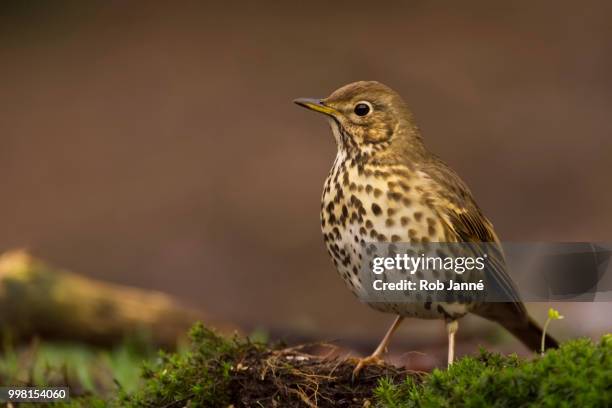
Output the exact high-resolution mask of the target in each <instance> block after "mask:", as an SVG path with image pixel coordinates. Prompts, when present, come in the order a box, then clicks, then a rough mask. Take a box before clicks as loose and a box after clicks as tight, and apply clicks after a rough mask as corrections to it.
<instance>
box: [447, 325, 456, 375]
mask: <svg viewBox="0 0 612 408" xmlns="http://www.w3.org/2000/svg"><path fill="white" fill-rule="evenodd" d="M457 329H459V322H458V321H457V320H452V321H450V322H447V323H446V331H447V332H448V365H449V366H450V365H451V364H453V360H454V359H455V333H457Z"/></svg>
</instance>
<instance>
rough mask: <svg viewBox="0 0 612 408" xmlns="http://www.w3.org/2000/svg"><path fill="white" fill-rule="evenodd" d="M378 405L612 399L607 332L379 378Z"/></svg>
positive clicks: (556, 403)
mask: <svg viewBox="0 0 612 408" xmlns="http://www.w3.org/2000/svg"><path fill="white" fill-rule="evenodd" d="M374 393H375V395H376V399H377V402H378V404H379V406H383V407H398V408H399V407H402V408H403V407H606V406H611V405H612V336H610V335H607V336H604V337H603V338H602V340H601V342H600V343H598V344H594V343H593V342H592V341H591V340H588V339H579V340H575V341H571V342H567V343H565V344H563V345H562V346H561V347H560V348H559V349H558V350H550V351H548V352H547V353H546V355H544V356H543V357H537V358H535V359H533V360H522V359H519V358H518V357H516V356H513V355H512V356H502V355H499V354H492V353H489V352H486V351H482V350H481V352H480V355H479V356H477V357H465V358H462V359H461V360H459V361H457V362H456V363H455V364H453V365H452V366H451V367H450V368H449V369H448V370H434V371H433V372H432V373H431V374H429V375H428V376H426V377H424V378H423V379H422V381H420V382H417V381H416V380H415V379H414V378H411V377H408V378H407V379H406V381H405V382H403V383H400V384H395V383H393V382H390V381H387V380H381V381H380V383H379V385H378V387H377V388H376V389H375V390H374Z"/></svg>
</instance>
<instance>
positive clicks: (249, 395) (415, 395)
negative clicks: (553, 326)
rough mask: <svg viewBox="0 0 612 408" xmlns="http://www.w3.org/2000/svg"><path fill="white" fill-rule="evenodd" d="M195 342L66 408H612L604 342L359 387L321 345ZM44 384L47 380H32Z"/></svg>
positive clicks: (371, 376) (610, 339)
mask: <svg viewBox="0 0 612 408" xmlns="http://www.w3.org/2000/svg"><path fill="white" fill-rule="evenodd" d="M191 338H192V342H191V346H190V347H189V348H188V349H186V350H181V351H179V352H176V353H171V354H166V353H161V354H159V356H157V357H156V358H153V359H149V360H148V362H147V363H146V364H145V367H144V369H142V372H141V377H140V380H135V381H133V379H130V380H129V381H132V383H131V384H129V386H125V385H123V384H121V380H119V379H118V378H117V377H116V379H117V382H118V386H117V387H116V388H115V395H114V396H111V397H109V396H108V395H99V394H96V393H95V392H89V394H86V395H84V396H81V397H78V398H74V399H73V400H72V401H71V403H70V404H68V405H64V406H69V407H132V408H136V407H139V408H140V407H167V408H171V407H227V406H234V407H240V406H247V407H250V406H260V407H274V406H278V407H308V406H320V407H364V406H370V407H374V406H380V407H455V406H459V407H461V406H464V407H489V406H493V407H577V406H579V407H608V406H612V336H610V335H607V336H604V337H603V338H602V339H601V341H600V342H598V343H594V342H592V341H590V340H588V339H579V340H575V341H571V342H567V343H565V344H563V345H562V346H561V347H560V349H558V350H550V351H548V352H547V353H546V355H545V356H543V357H535V358H533V359H528V360H525V359H521V358H518V357H516V356H513V355H510V356H503V355H499V354H493V353H489V352H486V351H484V350H482V351H481V352H480V353H479V354H478V355H476V356H471V357H464V358H462V359H460V360H459V361H457V362H456V363H455V364H453V366H451V367H450V368H449V369H448V370H445V369H444V370H434V371H433V372H431V373H428V374H425V373H407V372H403V371H402V370H399V369H397V368H395V367H392V366H373V367H367V368H366V369H365V370H364V372H362V374H361V376H360V377H359V378H358V380H356V381H353V380H352V378H351V372H352V369H353V367H354V363H353V362H352V361H344V360H338V359H325V358H322V357H317V356H314V355H312V354H311V353H309V350H310V349H312V348H313V347H320V345H311V346H300V347H290V348H286V347H281V346H274V347H270V346H269V345H267V344H264V343H262V342H256V341H251V340H249V339H247V338H240V337H234V338H231V339H228V338H224V337H221V336H219V335H217V334H216V333H215V332H214V331H211V330H209V329H206V328H204V327H203V326H201V325H197V326H196V327H194V329H193V330H192V332H191ZM127 360H129V359H127ZM127 360H125V361H124V363H126V361H127ZM130 361H133V359H132V360H130ZM132 365H133V366H135V365H134V364H132ZM1 367H3V366H2V364H0V376H1V375H2V371H1ZM123 370H127V371H128V372H131V371H130V370H131V369H126V368H125V367H124V368H123ZM125 380H126V379H125V377H124V381H125ZM44 382H45V380H44V378H37V379H36V381H35V383H36V384H38V385H42V384H44ZM46 406H48V405H46Z"/></svg>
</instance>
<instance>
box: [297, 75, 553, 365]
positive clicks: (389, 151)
mask: <svg viewBox="0 0 612 408" xmlns="http://www.w3.org/2000/svg"><path fill="white" fill-rule="evenodd" d="M294 103H296V104H297V105H300V106H302V107H304V108H307V109H309V110H312V111H315V112H318V113H321V114H323V115H325V116H326V117H327V119H328V122H329V125H330V127H331V131H332V134H333V137H334V139H335V142H336V145H337V152H336V157H335V160H334V162H333V165H332V167H331V170H330V171H329V174H328V176H327V178H326V180H325V182H324V186H323V193H322V199H321V217H320V222H321V230H322V233H323V240H324V242H325V246H326V248H327V251H328V253H329V255H330V256H331V259H332V261H333V263H334V265H335V268H336V270H337V272H338V273H339V274H340V276H341V277H342V278H343V280H344V281H345V283H346V285H347V287H348V288H349V289H350V290H351V291H352V292H353V293H354V294H355V295H357V296H358V297H360V296H362V295H364V293H367V292H368V288H367V287H366V286H367V284H366V282H364V280H363V279H362V276H360V273H359V271H360V268H361V267H362V264H361V263H362V262H363V258H362V256H361V254H362V253H363V251H362V249H363V248H364V246H367V245H368V243H371V242H376V243H383V244H385V243H387V244H388V243H401V242H407V243H420V244H424V245H426V244H428V243H436V242H445V243H449V242H450V243H487V244H489V245H492V246H493V247H494V248H496V249H497V251H493V252H494V253H496V254H497V255H496V256H494V257H493V259H491V265H492V266H491V269H492V270H491V272H490V273H491V276H492V281H494V282H495V283H496V284H497V286H498V287H499V288H500V289H501V290H502V291H503V292H504V293H505V295H506V298H505V299H506V300H507V301H504V302H486V301H472V302H470V301H465V302H457V301H455V302H444V301H441V300H440V299H434V300H432V299H430V298H429V299H427V298H422V299H420V300H418V299H417V300H415V299H411V301H405V302H397V301H389V302H369V303H368V302H366V303H368V305H369V306H371V307H372V308H374V309H376V310H378V311H381V312H385V313H391V314H393V315H395V319H394V321H393V323H392V324H391V326H390V327H389V329H388V330H387V332H386V334H385V335H384V337H383V338H382V340H381V342H380V344H379V345H378V347H376V349H375V350H374V352H373V353H372V354H371V355H369V356H367V357H364V358H361V359H358V361H357V363H356V366H355V369H354V371H353V375H354V376H357V375H358V374H359V372H360V371H361V370H362V369H363V367H365V366H366V365H370V364H382V362H383V359H382V357H383V356H384V354H385V353H386V351H387V347H388V344H389V342H390V340H391V338H392V336H393V334H394V332H395V331H396V330H397V329H398V327H399V326H400V324H401V323H402V321H403V320H404V319H405V318H406V317H416V318H423V319H441V320H443V321H444V322H445V324H446V329H447V335H448V364H449V366H450V364H452V363H453V361H454V355H455V333H456V332H457V330H458V319H459V318H461V317H463V316H464V315H466V314H468V313H473V314H475V315H478V316H481V317H484V318H486V319H489V320H492V321H495V322H497V323H499V324H501V325H502V326H503V327H504V328H505V329H507V330H508V331H510V332H511V333H512V334H513V335H514V336H516V337H517V338H518V339H519V340H520V341H522V342H523V343H524V344H525V345H526V346H527V347H529V348H530V349H532V350H534V351H537V350H538V349H539V347H540V342H541V339H542V329H541V328H540V326H539V325H538V324H537V323H536V321H535V320H534V319H533V318H531V317H530V316H529V314H528V313H527V310H526V308H525V306H524V304H523V302H522V301H521V300H520V297H519V296H518V293H517V290H516V286H515V285H514V283H513V282H512V280H511V279H510V277H509V275H508V273H507V270H506V269H507V267H506V265H505V261H504V255H503V249H501V244H500V241H499V238H498V236H497V234H496V232H495V230H494V228H493V225H492V223H491V222H490V221H489V220H488V219H487V218H486V217H485V215H484V214H483V212H482V211H481V209H480V207H479V206H478V205H477V204H476V201H475V199H474V197H473V195H472V193H471V192H470V190H469V188H468V187H467V185H466V183H465V182H464V181H463V180H462V179H461V178H460V177H459V175H458V174H457V173H456V172H455V171H454V170H452V169H451V168H450V167H449V166H448V165H447V164H446V163H445V162H443V161H442V160H441V159H440V158H439V157H438V156H436V155H435V154H433V153H432V152H431V151H430V150H429V149H428V148H427V147H426V146H425V143H424V142H423V138H422V136H421V131H420V129H419V127H418V126H417V124H416V123H415V120H414V117H413V114H412V112H411V110H410V109H409V107H408V105H407V104H406V103H405V102H404V100H403V99H402V97H401V96H400V95H399V94H398V93H397V92H395V91H394V90H392V89H391V88H389V87H388V86H386V85H384V84H382V83H380V82H377V81H358V82H353V83H350V84H348V85H345V86H342V87H341V88H339V89H337V90H336V91H334V92H332V93H331V94H330V95H329V96H328V97H326V98H298V99H295V100H294ZM545 345H546V348H554V347H557V346H558V343H557V341H556V340H555V339H554V338H553V337H551V336H550V335H548V334H546V335H545Z"/></svg>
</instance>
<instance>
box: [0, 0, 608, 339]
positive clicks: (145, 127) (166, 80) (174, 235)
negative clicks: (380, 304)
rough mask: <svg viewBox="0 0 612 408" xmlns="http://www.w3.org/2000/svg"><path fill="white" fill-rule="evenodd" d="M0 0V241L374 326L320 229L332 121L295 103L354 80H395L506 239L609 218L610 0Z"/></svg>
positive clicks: (276, 310) (181, 286) (229, 301)
mask: <svg viewBox="0 0 612 408" xmlns="http://www.w3.org/2000/svg"><path fill="white" fill-rule="evenodd" d="M0 10H1V17H0V186H1V191H2V196H1V197H2V199H1V200H0V226H1V228H0V250H6V249H9V248H14V247H28V248H30V249H32V250H33V251H34V252H35V253H36V254H37V255H39V256H41V257H43V258H45V259H48V260H50V261H51V262H53V263H55V264H56V265H60V266H63V267H66V268H68V269H71V270H74V271H78V272H80V273H83V274H88V275H90V276H94V277H97V278H102V279H105V280H109V281H115V282H121V283H126V284H133V285H138V286H141V287H148V288H156V289H161V290H164V291H167V292H169V293H172V294H175V295H177V296H179V297H181V298H183V299H184V300H185V301H186V302H189V303H191V304H194V305H197V306H199V307H201V308H203V309H204V310H207V311H208V312H210V313H212V314H213V315H215V316H218V317H219V318H222V319H225V320H228V321H233V322H238V323H241V324H245V325H247V326H249V327H265V328H279V327H280V328H284V329H285V332H287V331H289V332H291V331H292V330H294V331H295V332H316V333H322V334H320V335H321V336H327V337H330V338H331V337H335V338H339V339H340V340H341V341H342V339H350V338H357V339H366V341H367V342H374V341H376V340H378V337H379V336H381V335H382V334H383V332H384V330H385V328H386V325H387V324H388V323H389V322H390V320H391V319H392V318H391V316H385V315H380V314H378V313H376V312H374V311H371V310H369V309H368V308H367V307H365V306H363V305H361V304H359V303H358V302H357V300H356V299H354V298H353V297H352V295H351V294H350V293H349V292H348V291H347V290H346V289H345V288H344V286H343V283H342V281H341V280H340V279H339V278H338V277H337V276H336V273H335V272H334V270H333V267H332V265H331V262H329V260H328V257H327V254H326V252H325V250H324V247H323V244H322V239H321V236H320V231H319V220H318V217H319V205H320V200H319V197H320V192H321V188H322V183H323V179H324V178H325V176H326V173H327V171H328V169H329V167H330V166H331V163H332V160H333V157H334V155H335V146H334V143H333V140H332V136H331V133H330V132H329V129H328V127H327V124H326V123H325V121H324V120H323V119H322V118H320V117H318V116H316V115H313V114H310V113H308V112H305V111H303V110H300V109H298V108H297V107H295V106H294V105H293V104H292V103H291V100H292V99H293V98H295V97H298V96H325V95H327V94H328V93H330V92H331V91H333V90H334V89H335V88H337V87H339V86H341V85H344V84H346V83H348V82H351V81H355V80H361V79H375V80H379V81H381V82H384V83H386V84H387V85H390V86H391V87H393V88H394V89H396V90H397V91H399V92H400V93H401V94H402V95H404V97H405V98H406V100H407V101H408V102H409V104H410V105H411V106H412V108H413V111H414V112H415V115H416V117H417V120H418V122H419V124H420V126H421V127H422V129H423V133H424V137H425V140H426V143H427V144H428V145H429V147H430V148H431V149H432V150H433V151H434V152H436V153H437V154H439V155H440V156H441V157H442V158H444V159H445V160H446V161H447V162H448V163H450V164H451V165H452V166H453V167H454V168H455V169H456V170H457V171H458V172H459V173H460V174H461V175H462V176H463V178H464V179H465V180H466V181H467V182H468V184H469V185H470V186H471V188H472V190H473V192H474V194H475V195H476V197H477V199H478V202H479V203H480V205H481V207H482V208H483V209H484V211H485V212H486V214H487V215H488V216H489V217H490V218H491V219H492V221H493V222H494V224H495V226H496V228H497V230H498V232H499V234H500V236H501V237H502V239H503V240H507V241H545V240H550V241H577V240H593V241H598V240H599V241H610V240H611V234H610V232H611V231H612V215H611V214H610V209H612V189H611V188H610V176H611V173H612V161H611V159H610V155H611V153H612V122H611V120H610V112H611V110H612V75H610V73H611V72H612V24H610V21H611V20H612V4H611V3H610V2H605V1H599V2H598V1H586V2H580V3H576V2H569V1H568V2H552V1H551V2H535V3H534V2H506V3H501V2H489V1H484V0H483V1H468V2H460V3H459V2H453V3H451V2H427V1H409V2H393V3H391V2H390V3H376V2H361V1H353V2H347V3H340V2H323V1H321V2H319V1H309V2H306V3H297V2H291V3H290V2H285V3H284V4H277V5H274V6H273V5H267V6H264V5H263V3H247V2H244V3H238V2H224V3H223V4H217V5H215V6H211V5H208V4H206V2H194V3H191V2H174V3H170V2H157V3H155V2H138V3H137V2H118V1H116V2H105V3H92V2H72V3H62V2H17V1H16V2H12V3H11V2H3V4H2V6H0ZM609 306H610V305H609V304H581V305H578V304H574V305H563V306H561V307H560V308H561V311H562V312H563V313H564V314H566V315H567V316H568V319H566V320H565V321H563V323H562V324H555V325H553V326H554V327H553V329H552V331H553V332H554V333H557V335H559V336H560V337H562V338H567V337H572V336H576V335H583V334H588V335H593V336H598V335H600V334H601V333H602V332H603V331H605V330H609V329H610V327H611V326H612V324H611V323H612V321H611V320H610V317H609V315H605V314H604V313H603V311H605V310H609ZM546 307H548V305H539V306H538V305H535V307H534V309H533V310H534V314H535V315H536V317H537V318H538V319H539V320H541V321H543V320H544V311H545V309H546ZM471 324H476V325H479V324H480V322H476V321H475V319H472V323H470V321H469V320H468V324H467V326H468V332H469V327H470V325H471ZM427 331H431V332H435V333H438V334H439V335H440V336H442V337H441V341H444V336H443V333H444V329H443V327H442V324H441V323H439V322H418V321H410V322H409V323H406V324H405V325H404V328H403V331H402V334H401V335H400V336H401V337H403V338H404V340H405V341H417V340H415V339H418V337H419V333H426V332H427ZM465 333H467V332H463V334H462V333H461V331H460V337H459V338H460V340H461V335H463V336H466V334H465ZM399 344H400V342H399V341H397V342H396V347H398V348H402V346H401V345H399ZM406 344H408V343H406ZM415 344H416V343H415ZM511 344H513V346H514V347H517V346H516V344H514V343H511ZM468 351H469V350H468Z"/></svg>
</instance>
